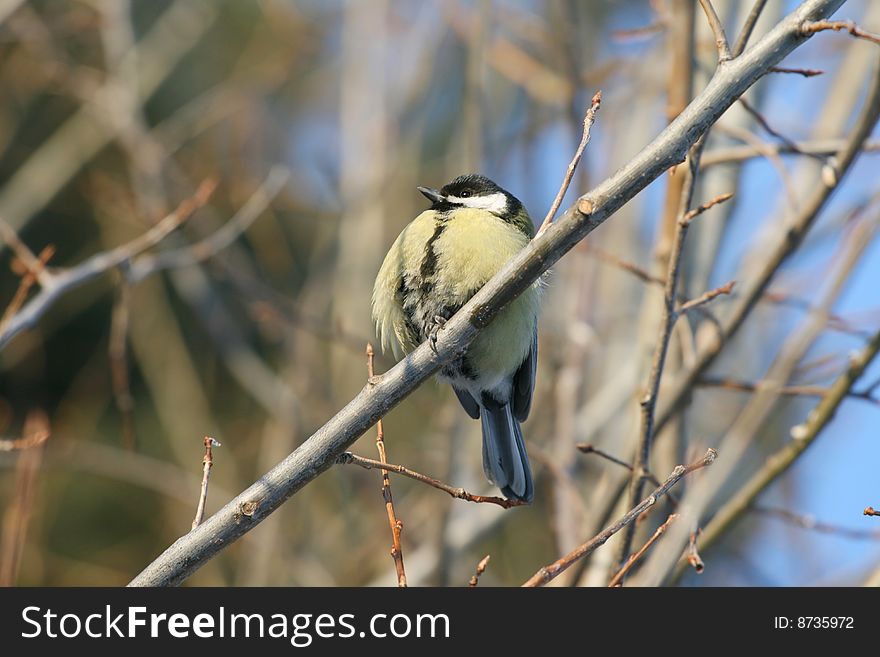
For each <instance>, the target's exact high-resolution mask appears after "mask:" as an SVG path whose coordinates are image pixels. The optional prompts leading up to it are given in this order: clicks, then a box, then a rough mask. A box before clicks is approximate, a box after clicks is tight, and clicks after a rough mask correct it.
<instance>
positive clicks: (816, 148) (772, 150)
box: [700, 139, 880, 169]
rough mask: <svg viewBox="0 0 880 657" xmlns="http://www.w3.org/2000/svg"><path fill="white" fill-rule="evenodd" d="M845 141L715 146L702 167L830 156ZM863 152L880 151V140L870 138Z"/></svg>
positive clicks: (842, 145) (824, 140) (707, 153)
mask: <svg viewBox="0 0 880 657" xmlns="http://www.w3.org/2000/svg"><path fill="white" fill-rule="evenodd" d="M845 143H846V142H845V140H844V139H816V140H809V141H796V142H794V143H793V145H792V146H787V145H786V144H779V143H775V142H774V143H770V142H763V143H761V144H760V145H758V144H756V145H754V146H751V145H744V146H729V147H725V148H715V149H712V150H710V151H706V152H705V153H703V158H702V160H701V161H700V167H701V168H703V169H707V168H708V167H713V166H717V165H719V164H731V163H735V162H745V161H747V160H751V159H753V158H756V157H768V156H769V155H807V156H816V155H818V156H820V157H823V158H828V157H831V156H832V155H835V154H836V153H838V152H840V149H841V148H843V147H844V145H845ZM862 152H863V153H877V152H880V140H877V139H873V140H871V139H869V140H867V141H865V143H864V146H863V148H862Z"/></svg>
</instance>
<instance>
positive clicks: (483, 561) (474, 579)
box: [468, 554, 490, 588]
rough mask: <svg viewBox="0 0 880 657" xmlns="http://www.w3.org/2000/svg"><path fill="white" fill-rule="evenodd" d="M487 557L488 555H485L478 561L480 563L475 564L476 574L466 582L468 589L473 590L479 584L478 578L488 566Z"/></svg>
mask: <svg viewBox="0 0 880 657" xmlns="http://www.w3.org/2000/svg"><path fill="white" fill-rule="evenodd" d="M489 557H490V555H488V554H487V555H486V556H485V557H483V558H482V559H481V560H480V563H478V564H477V570H476V572H475V573H474V574H473V575H471V579H470V581H469V582H468V588H474V587H475V586H476V585H477V584H479V582H480V576H481V575H482V574H483V573H484V572H486V566H488V565H489Z"/></svg>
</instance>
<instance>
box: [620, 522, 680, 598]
mask: <svg viewBox="0 0 880 657" xmlns="http://www.w3.org/2000/svg"><path fill="white" fill-rule="evenodd" d="M678 517H679V515H678V514H677V513H673V514H670V516H669V517H668V518H667V519H666V522H664V523H663V524H662V525H660V526H659V527H658V528H657V529H656V530H655V531H654V533H653V534H652V535H651V538H649V539H648V540H647V541H646V542H645V544H644V545H643V546H642V547H640V548H639V549H638V550H637V551H636V552H634V553H633V554H631V555H630V557H629V559H627V560H626V563H625V564H623V566H621V568H620V570H618V571H617V573H615V575H614V577H612V578H611V581H610V582H608V588H609V589H613V588H615V587H617V586H622V585H623V578H624V577H625V576H626V574H627V573H628V572H629V571H630V569H631V568H632V567H633V566H634V565H635V563H636V561H638V560H639V559H641V558H642V557H643V556H644V555H645V552H647V551H648V550H649V549H650V548H651V546H652V545H654V543H656V542H657V540H658V539H659V538H660V537H661V536H663V533H664V532H665V531H666V529H667V528H668V527H669V525H671V524H672V523H673V522H675V521H676V520H678Z"/></svg>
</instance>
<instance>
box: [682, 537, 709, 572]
mask: <svg viewBox="0 0 880 657" xmlns="http://www.w3.org/2000/svg"><path fill="white" fill-rule="evenodd" d="M701 532H702V530H701V529H700V528H699V527H695V528H694V531H692V532H691V536H690V539H689V540H688V547H687V556H686V557H685V558H686V559H687V562H688V564H690V566H691V568H693V569H694V572H696V573H697V575H700V574H702V572H703V571H704V570H706V564H704V563H703V558H702V557H701V556H700V552H699V551H698V550H697V537H698V536H699V535H700V533H701Z"/></svg>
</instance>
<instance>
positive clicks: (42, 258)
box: [0, 244, 55, 331]
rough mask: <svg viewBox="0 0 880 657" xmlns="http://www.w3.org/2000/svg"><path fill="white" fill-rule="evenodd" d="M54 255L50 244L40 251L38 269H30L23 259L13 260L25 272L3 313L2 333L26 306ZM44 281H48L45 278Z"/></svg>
mask: <svg viewBox="0 0 880 657" xmlns="http://www.w3.org/2000/svg"><path fill="white" fill-rule="evenodd" d="M53 255H55V247H54V246H52V245H51V244H50V245H48V246H46V247H44V248H43V250H42V251H40V255H39V256H38V258H37V261H36V264H35V265H34V267H36V268H31V267H29V266H28V265H26V264H25V263H24V261H22V260H21V259H18V260H13V264H16V263H20V264H21V266H22V267H23V268H24V271H23V272H21V282H20V283H19V284H18V289H17V290H16V291H15V295H14V296H13V297H12V301H10V302H9V305H8V306H6V310H4V311H3V317H2V318H0V331H2V330H3V327H4V326H6V323H7V322H8V321H9V320H10V319H12V318H13V317H14V316H15V314H16V313H17V312H18V311H19V310H20V309H21V307H22V305H24V302H25V300H26V299H27V296H28V293H29V292H30V291H31V288H32V287H33V286H34V283H36V282H37V281H38V280H40V274H41V273H43V274H45V273H46V270H45V266H46V263H48V262H49V259H50V258H51V257H52V256H53ZM43 280H47V279H45V278H44V279H43Z"/></svg>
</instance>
